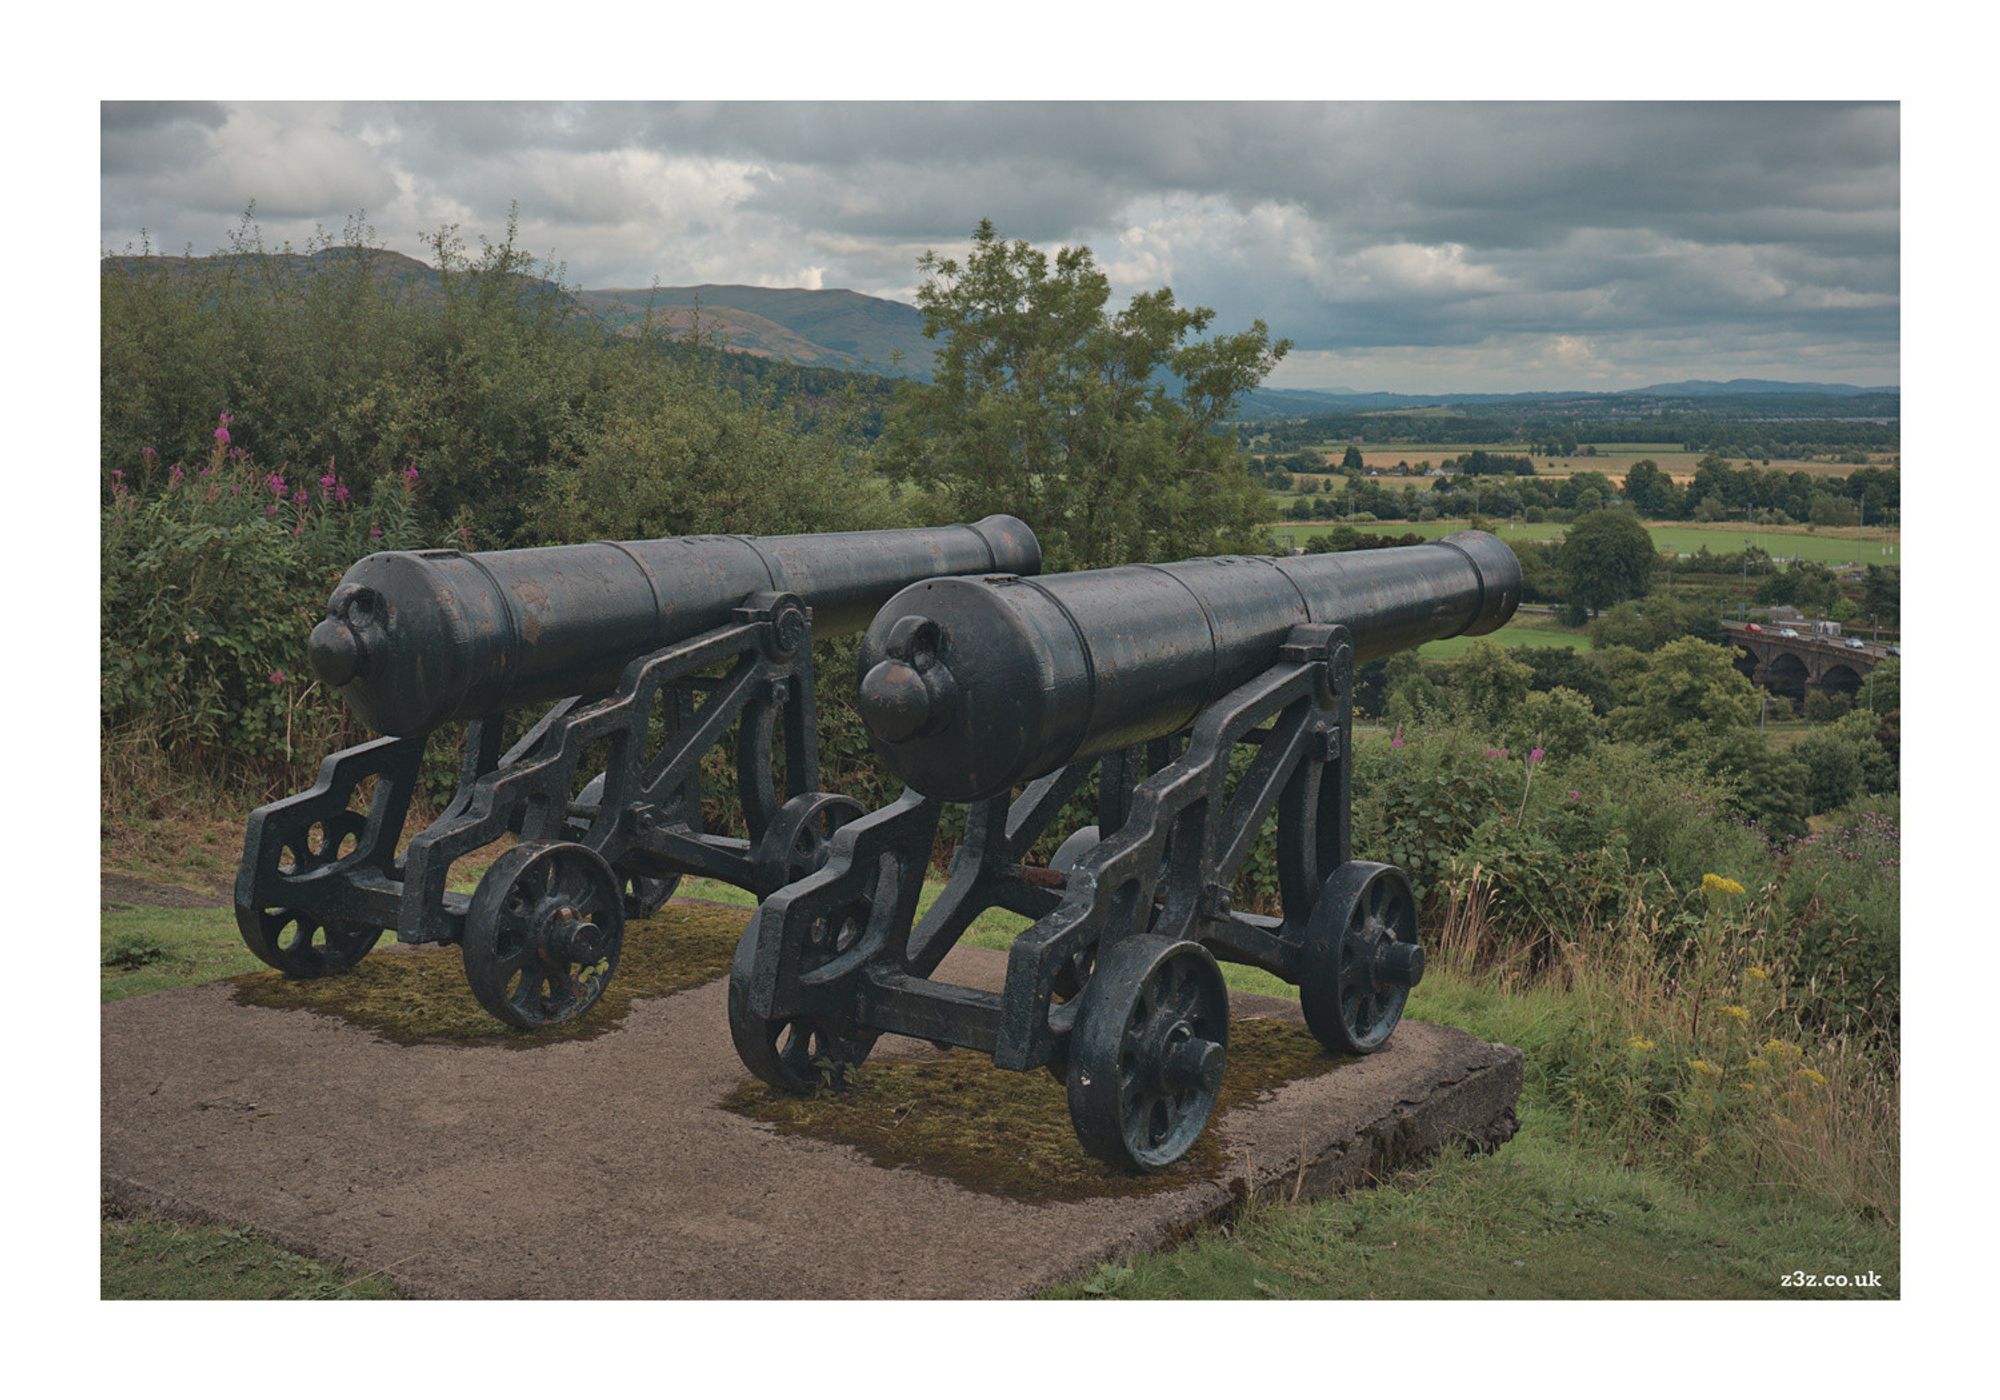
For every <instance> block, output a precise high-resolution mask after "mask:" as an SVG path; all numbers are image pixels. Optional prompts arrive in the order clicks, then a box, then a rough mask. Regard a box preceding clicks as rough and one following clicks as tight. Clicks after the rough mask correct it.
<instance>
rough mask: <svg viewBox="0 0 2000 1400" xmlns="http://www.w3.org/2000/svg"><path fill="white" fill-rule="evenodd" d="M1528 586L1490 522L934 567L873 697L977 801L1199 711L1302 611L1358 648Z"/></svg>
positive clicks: (908, 754) (932, 763)
mask: <svg viewBox="0 0 2000 1400" xmlns="http://www.w3.org/2000/svg"><path fill="white" fill-rule="evenodd" d="M1520 601H1521V565H1520V561H1519V560H1518V559H1516V558H1515V557H1514V552H1513V551H1512V550H1511V549H1509V548H1508V547H1507V546H1506V545H1505V544H1503V543H1501V541H1500V540H1499V539H1497V538H1495V537H1494V536H1492V535H1490V534H1486V533H1485V532H1483V531H1476V530H1467V531H1461V532H1460V533H1458V534H1455V535H1450V536H1447V537H1445V538H1444V539H1441V540H1436V541H1433V542H1431V543H1428V544H1422V545H1411V546H1407V547H1403V548H1396V549H1374V550H1360V551H1354V552H1350V553H1343V554H1318V555H1305V556H1300V557H1294V558H1287V559H1266V558H1254V557H1245V556H1231V557H1225V558H1216V559H1190V560H1187V561H1185V562H1183V563H1178V564H1161V565H1152V564H1136V565H1132V566H1130V567H1127V568H1119V569H1098V570H1093V571H1090V572H1086V573H1075V574H1058V575H1055V576H1053V577H1050V578H1045V579H1036V580H1028V579H1009V578H984V579H973V578H960V579H932V580H927V581H925V582H922V583H917V584H912V585H911V586H910V587H908V588H905V589H904V590H902V591H901V592H900V593H898V594H896V596H895V597H893V598H891V599H890V600H889V602H888V603H887V605H885V606H884V607H883V609H882V611H881V612H879V613H878V614H876V617H875V620H874V622H873V623H871V624H870V625H869V628H868V632H867V635H866V636H865V637H864V639H863V641H862V648H861V668H860V673H861V691H860V706H861V714H862V718H863V719H864V720H865V721H866V723H867V725H868V730H869V734H870V736H871V738H872V740H873V742H874V748H875V751H876V753H877V754H878V755H879V756H880V757H881V758H882V760H883V762H884V763H885V764H887V765H888V767H889V769H890V770H891V771H892V772H894V773H895V774H896V775H897V776H898V777H899V778H901V779H902V780H903V781H904V782H905V783H907V784H909V785H910V786H911V787H912V788H914V789H916V790H917V791H918V792H920V793H923V794H925V795H926V796H930V797H936V798H942V799H946V800H949V801H960V802H970V801H977V800H979V799H981V798H985V797H991V796H994V795H995V794H997V793H1001V792H1005V791H1006V790H1008V789H1009V788H1010V787H1012V786H1014V785H1015V784H1018V783H1023V782H1027V781H1029V780H1032V779H1034V778H1037V777H1040V776H1042V775H1043V774H1046V773H1050V772H1053V771H1054V770H1056V769H1057V768H1060V767H1062V766H1063V765H1064V764H1067V763H1072V762H1076V761H1079V760H1082V759H1087V758H1093V757H1096V756H1097V755H1100V754H1104V753H1109V752H1111V751H1113V750H1115V749H1119V748H1124V747H1126V746H1128V745H1131V744H1136V743H1140V742H1143V741H1145V740H1147V739H1154V738H1159V737H1161V736H1163V735H1167V734H1172V733H1174V732H1175V731H1176V730H1179V729H1181V728H1183V727H1185V726H1186V725H1187V724H1189V723H1191V722H1192V721H1193V719H1194V717H1195V714H1196V713H1197V712H1198V711H1199V710H1200V709H1201V708H1202V707H1203V706H1204V705H1207V704H1210V703H1212V702H1214V701H1216V700H1218V699H1220V698H1221V697H1222V696H1224V695H1226V694H1227V693H1228V692H1229V691H1231V690H1233V689H1234V688H1235V687H1237V686H1239V685H1241V684H1243V683H1244V682H1245V681H1248V680H1250V679H1251V678H1252V677H1254V676H1256V675H1258V674H1259V673H1260V672H1262V671H1264V670H1265V669H1267V668H1268V667H1270V666H1271V665H1273V664H1274V663H1275V662H1276V661H1277V660H1278V649H1279V647H1280V645H1281V644H1282V643H1283V642H1284V640H1285V638H1286V636H1287V635H1288V634H1289V633H1290V632H1291V629H1292V628H1293V627H1295V626H1297V625H1299V624H1301V623H1339V624H1342V625H1344V626H1345V627H1346V628H1347V629H1348V630H1349V632H1350V634H1351V635H1352V637H1353V643H1354V651H1355V662H1356V664H1360V663H1361V662H1365V661H1370V660H1373V659H1375V658H1377V657H1381V656H1387V655H1389V654H1390V653H1391V652H1395V651H1401V650H1404V649H1406V648H1408V647H1413V646H1416V645H1418V644H1419V643H1422V642H1427V641H1434V640H1437V639H1438V638H1442V637H1455V636H1461V635H1467V634H1471V635H1478V634H1482V633H1487V632H1491V631H1493V630H1494V629H1496V628H1498V627H1500V626H1502V625H1503V624H1505V623H1506V622H1507V620H1508V619H1509V618H1511V617H1512V616H1513V615H1514V609H1515V608H1516V607H1517V606H1518V605H1519V603H1520Z"/></svg>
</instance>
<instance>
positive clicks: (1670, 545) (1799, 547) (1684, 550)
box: [1271, 520, 1903, 565]
mask: <svg viewBox="0 0 2000 1400" xmlns="http://www.w3.org/2000/svg"><path fill="white" fill-rule="evenodd" d="M1337 523H1339V522H1337V521H1330V520H1313V521H1303V520H1302V521H1290V520H1287V521H1282V522H1279V523H1276V524H1273V525H1272V527H1271V530H1272V532H1273V533H1274V534H1275V535H1276V536H1277V537H1278V538H1279V540H1281V541H1282V542H1284V543H1285V544H1287V545H1303V544H1304V543H1305V542H1306V541H1307V540H1309V539H1311V538H1312V537H1313V536H1314V535H1323V534H1325V533H1326V532H1327V531H1328V530H1331V529H1332V528H1333V527H1334V525H1335V524H1337ZM1468 527H1469V522H1468V521H1464V520H1426V521H1417V520H1378V521H1375V522H1374V523H1372V524H1369V523H1363V524H1361V525H1358V526H1357V527H1356V528H1357V529H1361V530H1365V531H1368V532H1370V533H1373V534H1382V535H1422V536H1423V537H1424V538H1425V539H1431V540H1434V539H1437V538H1438V537H1439V536H1440V535H1448V534H1450V533H1451V532H1452V531H1454V530H1464V529H1467V528H1468ZM1492 528H1493V532H1494V533H1495V534H1497V535H1499V536H1500V538H1501V539H1503V540H1552V539H1557V538H1560V537H1561V535H1562V533H1563V529H1564V527H1563V526H1561V525H1558V524H1555V523H1552V522H1548V521H1544V522H1541V523H1539V524H1532V525H1530V524H1525V523H1522V522H1519V521H1513V520H1502V521H1495V522H1493V526H1492ZM1646 529H1647V530H1648V531H1650V532H1651V534H1652V536H1653V541H1654V543H1655V544H1657V545H1658V546H1659V547H1660V549H1661V550H1662V551H1666V550H1672V551H1673V552H1674V553H1676V554H1694V553H1696V552H1698V551H1699V550H1701V549H1702V548H1703V547H1704V546H1706V547H1707V549H1708V551H1709V553H1711V554H1733V553H1735V552H1736V551H1738V550H1740V549H1742V548H1743V535H1744V530H1743V527H1742V526H1740V525H1737V526H1728V525H1682V524H1678V523H1667V524H1659V523H1652V522H1649V523H1648V524H1647V526H1646ZM1750 538H1751V540H1752V541H1753V542H1754V543H1755V544H1756V545H1757V547H1758V548H1760V549H1764V550H1768V551H1769V552H1770V554H1771V556H1772V557H1773V558H1777V559H1806V560H1811V561H1812V562H1814V563H1819V564H1888V565H1901V563H1902V562H1903V560H1902V540H1901V532H1900V531H1898V530H1869V531H1866V532H1863V531H1860V530H1856V529H1852V528H1847V529H1840V528H1831V527H1829V528H1825V529H1820V530H1816V531H1808V530H1806V529H1805V528H1804V527H1795V528H1779V527H1777V526H1771V525H1759V526H1757V527H1755V528H1754V529H1752V530H1751V531H1750Z"/></svg>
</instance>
